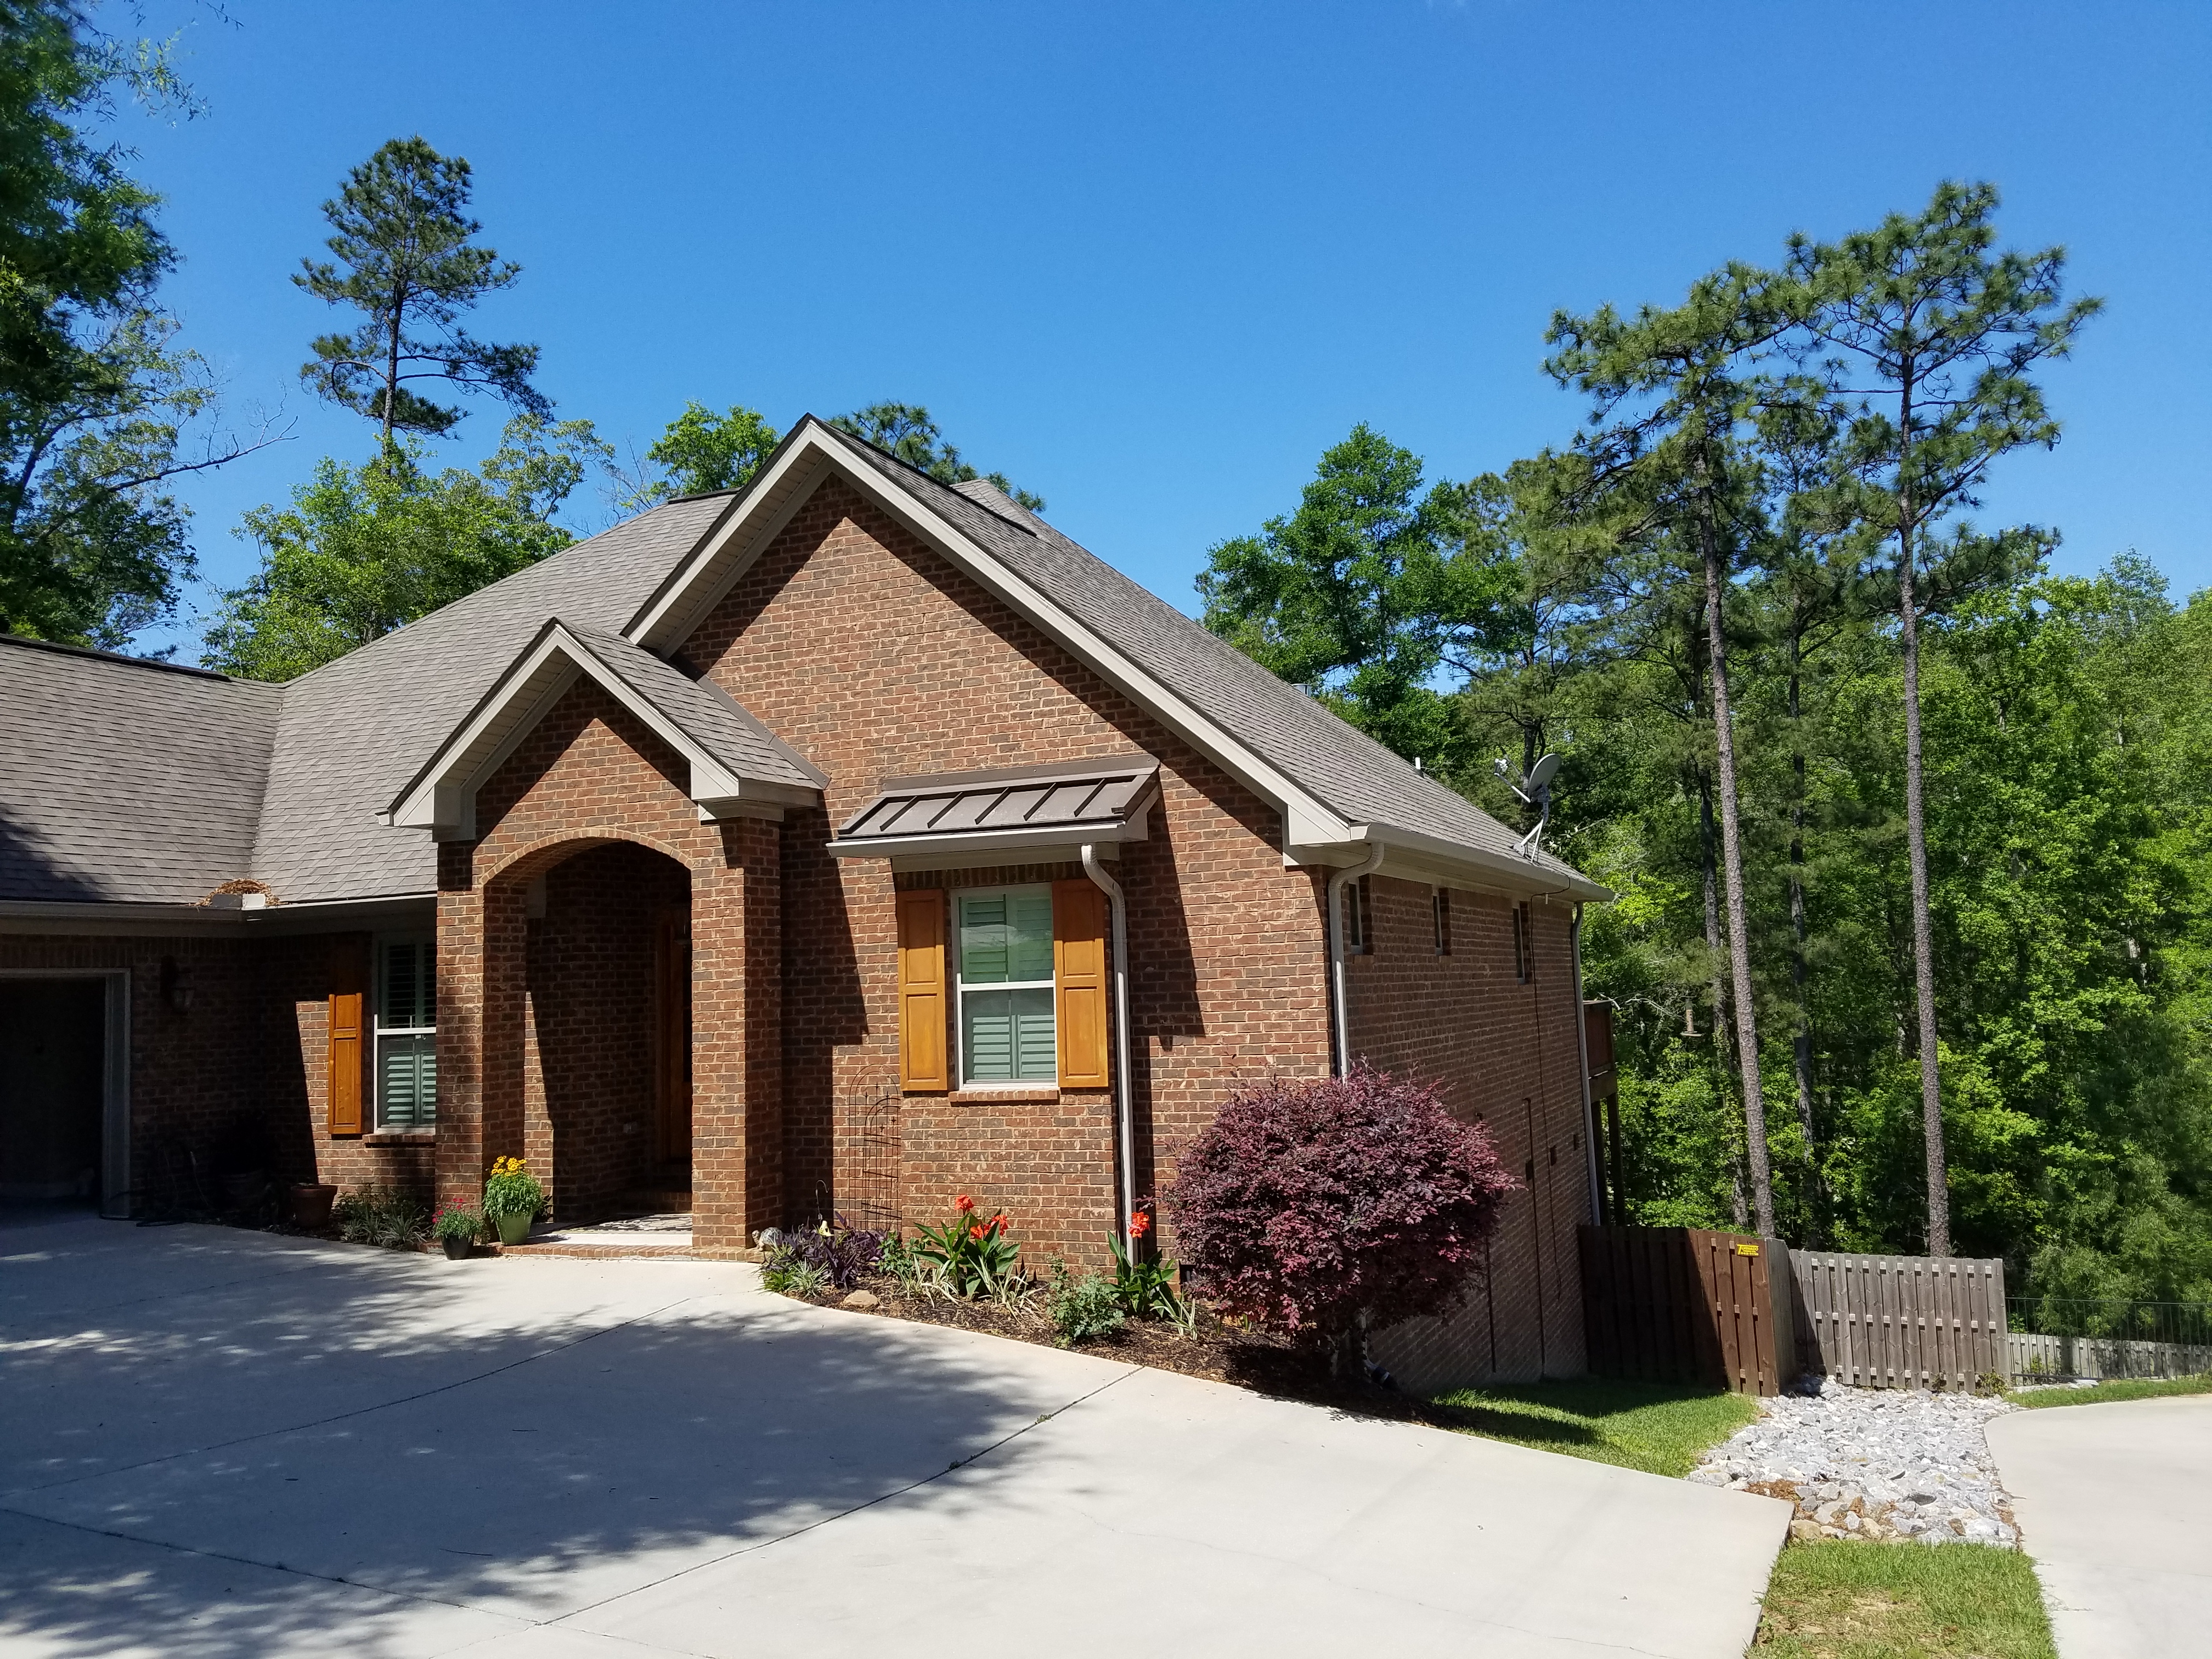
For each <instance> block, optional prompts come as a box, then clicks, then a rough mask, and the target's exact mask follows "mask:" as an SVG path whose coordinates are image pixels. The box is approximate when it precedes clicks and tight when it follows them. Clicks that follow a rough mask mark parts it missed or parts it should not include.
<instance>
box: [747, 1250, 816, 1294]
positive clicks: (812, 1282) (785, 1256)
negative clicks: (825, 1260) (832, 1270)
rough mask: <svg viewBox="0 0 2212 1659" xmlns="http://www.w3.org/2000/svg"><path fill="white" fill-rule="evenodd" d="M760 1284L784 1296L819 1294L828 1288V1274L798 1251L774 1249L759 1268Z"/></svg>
mask: <svg viewBox="0 0 2212 1659" xmlns="http://www.w3.org/2000/svg"><path fill="white" fill-rule="evenodd" d="M761 1284H762V1285H763V1286H765V1287H766V1288H767V1289H769V1290H771V1291H779V1292H781V1294H783V1295H785V1296H796V1297H815V1296H820V1295H821V1294H822V1293H823V1291H827V1290H828V1289H829V1274H828V1273H825V1272H824V1271H823V1269H822V1268H821V1267H818V1266H817V1265H816V1264H815V1263H814V1262H811V1261H808V1260H807V1259H806V1258H805V1256H803V1255H800V1254H799V1252H798V1251H796V1250H792V1249H775V1250H771V1251H770V1252H769V1258H768V1264H767V1265H766V1266H765V1267H763V1268H762V1269H761Z"/></svg>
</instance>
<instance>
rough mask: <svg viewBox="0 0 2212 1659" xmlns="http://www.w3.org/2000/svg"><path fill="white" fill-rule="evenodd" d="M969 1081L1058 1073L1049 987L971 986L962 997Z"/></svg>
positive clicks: (964, 1070) (964, 1075) (964, 1072)
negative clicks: (1006, 988)
mask: <svg viewBox="0 0 2212 1659" xmlns="http://www.w3.org/2000/svg"><path fill="white" fill-rule="evenodd" d="M960 1006H961V1018H962V1024H963V1027H964V1030H963V1031H962V1033H961V1066H960V1076H961V1081H962V1082H963V1083H1014V1082H1024V1081H1030V1080H1036V1079H1049V1078H1054V1077H1057V1076H1058V1075H1059V1071H1060V1061H1059V1055H1058V1054H1057V1052H1056V1050H1055V1048H1054V1042H1053V1024H1052V993H1051V992H1049V991H970V992H969V993H968V994H965V995H964V996H963V997H962V998H961V1000H960Z"/></svg>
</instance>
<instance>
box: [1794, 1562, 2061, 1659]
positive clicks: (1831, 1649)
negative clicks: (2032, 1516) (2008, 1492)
mask: <svg viewBox="0 0 2212 1659" xmlns="http://www.w3.org/2000/svg"><path fill="white" fill-rule="evenodd" d="M1751 1653H1752V1656H1753V1659H2056V1655H2057V1650H2056V1649H2054V1648H2053V1647H2052V1646H2051V1620H2049V1618H2047V1617H2046V1616H2045V1613H2044V1610H2043V1593H2042V1590H2041V1589H2040V1587H2039V1585H2038V1584H2037V1583H2036V1578H2035V1564H2034V1563H2033V1562H2032V1561H2030V1560H2029V1559H2027V1557H2026V1556H2025V1555H2022V1554H2021V1553H2019V1552H2018V1551H2017V1550H2002V1549H1991V1548H1988V1547H1984V1546H1982V1545H1976V1544H1946V1545H1942V1546H1941V1547H1935V1548H1929V1547H1923V1546H1921V1545H1917V1544H1865V1543H1860V1542H1858V1541H1857V1540H1850V1541H1835V1542H1822V1543H1817V1544H1791V1545H1790V1546H1789V1547H1787V1548H1785V1549H1784V1551H1783V1552H1782V1553H1781V1555H1780V1557H1779V1558H1778V1559H1777V1560H1776V1561H1775V1564H1774V1577H1773V1578H1772V1579H1771V1581H1770V1582H1769V1583H1768V1584H1767V1587H1766V1604H1765V1610H1764V1612H1763V1613H1761V1615H1760V1618H1759V1637H1758V1639H1757V1640H1756V1641H1754V1642H1753V1644H1752V1646H1751Z"/></svg>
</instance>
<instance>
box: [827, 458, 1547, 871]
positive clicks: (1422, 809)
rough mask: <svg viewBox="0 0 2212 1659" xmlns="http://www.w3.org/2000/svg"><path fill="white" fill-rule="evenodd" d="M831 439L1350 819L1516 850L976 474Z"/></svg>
mask: <svg viewBox="0 0 2212 1659" xmlns="http://www.w3.org/2000/svg"><path fill="white" fill-rule="evenodd" d="M830 430H832V431H833V432H834V431H835V430H836V429H835V428H830ZM836 435H837V436H838V437H839V438H840V439H842V441H844V442H845V444H846V446H847V447H848V448H849V449H851V450H852V451H853V453H854V454H856V455H858V456H860V457H861V458H862V459H865V460H866V461H867V463H868V464H869V465H872V466H873V467H874V468H875V469H876V470H877V471H878V472H881V473H882V474H883V475H884V477H887V478H889V479H890V481H891V482H892V483H895V484H896V485H897V486H898V487H899V488H900V489H904V490H906V491H907V492H908V494H910V495H915V497H917V498H919V499H921V500H923V501H927V504H928V505H929V506H930V507H931V508H933V510H934V511H936V512H937V513H940V514H941V515H942V516H943V517H944V518H945V519H946V520H949V521H951V523H952V524H953V525H955V526H957V528H959V529H960V530H961V531H963V532H965V533H966V534H967V535H968V536H969V537H970V538H973V539H974V540H975V541H977V542H980V543H981V544H982V545H983V546H984V547H985V548H986V549H987V550H989V551H990V552H991V553H992V554H993V555H994V556H996V557H997V558H998V559H1000V561H1001V562H1004V563H1005V564H1006V566H1008V567H1009V568H1011V569H1012V570H1013V571H1014V573H1015V574H1017V575H1018V576H1020V577H1021V578H1022V579H1023V580H1025V581H1027V582H1028V583H1029V584H1030V586H1033V587H1035V588H1036V589H1038V590H1039V591H1040V592H1044V593H1047V594H1049V595H1050V596H1051V597H1052V598H1053V599H1054V600H1055V601H1057V602H1058V603H1059V604H1060V605H1062V606H1064V607H1065V608H1066V609H1067V610H1068V611H1071V612H1073V614H1074V615H1076V616H1077V617H1081V618H1082V620H1083V621H1084V622H1085V623H1087V624H1088V625H1089V626H1090V627H1091V629H1093V630H1095V631H1096V632H1097V634H1098V635H1100V636H1101V637H1102V638H1103V639H1104V640H1106V641H1108V642H1109V644H1111V645H1112V646H1114V647H1115V648H1116V649H1117V650H1119V651H1121V653H1123V654H1124V655H1126V656H1127V657H1129V658H1130V659H1133V660H1134V661H1135V662H1137V663H1139V664H1140V665H1142V666H1143V667H1144V668H1145V669H1146V671H1149V672H1150V673H1152V675H1153V676H1154V677H1155V678H1158V680H1159V681H1160V682H1161V683H1162V684H1164V685H1166V686H1167V687H1168V688H1169V689H1170V690H1173V691H1175V692H1176V693H1177V694H1178V695H1179V696H1182V698H1183V699H1184V700H1185V701H1186V702H1189V703H1190V704H1191V705H1192V706H1193V707H1194V708H1200V709H1202V710H1204V711H1205V712H1206V714H1208V715H1210V716H1211V717H1212V719H1213V720H1215V721H1216V722H1217V723H1218V724H1219V725H1220V726H1224V727H1225V728H1226V729H1227V730H1228V731H1230V732H1233V733H1234V734H1235V735H1236V736H1237V738H1240V739H1242V740H1243V742H1244V743H1245V744H1247V745H1249V747H1250V748H1252V749H1253V750H1255V751H1256V752H1257V753H1259V754H1260V755H1261V757H1263V758H1264V759H1266V760H1267V762H1269V763H1271V764H1272V765H1273V766H1274V767H1275V768H1276V769H1279V771H1281V772H1283V773H1284V774H1285V775H1287V776H1289V777H1291V778H1292V779H1295V780H1296V781H1297V782H1298V783H1300V784H1302V785H1304V787H1306V788H1307V789H1309V790H1310V791H1311V792H1312V793H1314V794H1315V795H1316V796H1317V797H1318V798H1319V799H1321V800H1322V801H1323V802H1325V803H1326V804H1327V805H1328V806H1330V807H1331V808H1333V809H1334V811H1336V812H1338V813H1339V814H1340V815H1341V816H1342V817H1345V818H1346V820H1348V821H1349V822H1351V823H1381V824H1384V825H1389V826H1395V827H1396V828H1398V829H1411V830H1413V831H1416V832H1417V833H1419V834H1423V835H1429V836H1437V837H1439V838H1440V839H1442V840H1444V841H1448V842H1456V843H1458V844H1460V845H1462V846H1466V847H1471V848H1480V849H1481V850H1482V851H1484V852H1486V853H1491V854H1512V853H1513V851H1514V845H1515V842H1516V840H1517V839H1518V837H1516V836H1515V835H1514V834H1513V833H1512V832H1511V831H1510V830H1509V829H1506V827H1505V826H1504V824H1502V823H1498V820H1497V819H1496V818H1493V817H1491V816H1490V814H1489V813H1487V812H1486V811H1483V810H1482V809H1481V808H1480V807H1479V806H1477V805H1474V803H1473V802H1471V801H1469V800H1468V799H1467V798H1466V797H1464V796H1463V795H1461V794H1459V793H1456V792H1455V791H1454V790H1452V789H1450V788H1448V787H1445V786H1444V785H1443V784H1442V783H1440V782H1438V781H1437V780H1436V779H1435V778H1433V777H1431V776H1430V775H1428V774H1427V773H1425V772H1417V771H1415V770H1414V769H1413V767H1412V766H1411V765H1410V764H1409V763H1407V762H1406V761H1404V760H1402V759H1401V758H1400V757H1398V755H1397V754H1396V753H1395V751H1393V750H1389V749H1387V748H1385V747H1384V746H1383V744H1379V743H1377V742H1376V740H1375V739H1374V738H1370V737H1369V736H1368V735H1367V734H1366V733H1365V732H1362V731H1360V730H1358V728H1357V727H1355V726H1351V725H1349V724H1348V723H1346V721H1345V720H1344V719H1343V718H1342V717H1341V716H1340V715H1338V714H1335V713H1334V712H1333V711H1332V710H1330V709H1329V708H1326V707H1324V706H1323V705H1322V704H1321V703H1318V702H1315V701H1314V700H1313V698H1311V697H1310V696H1307V695H1306V694H1305V693H1304V691H1302V690H1299V689H1298V688H1297V687H1296V686H1294V685H1290V684H1285V682H1284V681H1282V680H1279V679H1278V678H1275V676H1274V675H1273V674H1271V673H1269V672H1268V671H1267V670H1266V669H1264V668H1262V667H1261V666H1260V665H1259V664H1257V663H1255V662H1254V661H1253V660H1252V659H1250V658H1249V657H1248V656H1246V655H1245V654H1244V653H1243V652H1241V651H1239V650H1237V647H1235V646H1233V645H1231V644H1230V643H1229V642H1228V641H1225V640H1223V639H1220V638H1218V637H1217V636H1215V635H1212V634H1211V633H1208V632H1207V631H1206V628H1205V626H1204V624H1202V623H1199V622H1197V621H1195V620H1194V619H1193V618H1192V617H1187V616H1185V615H1184V614H1183V613H1182V611H1178V610H1176V608H1175V606H1173V605H1170V604H1169V603H1168V602H1167V601H1166V600H1165V599H1161V598H1160V597H1159V596H1158V594H1156V593H1153V592H1151V591H1150V590H1149V589H1147V588H1145V587H1142V586H1139V585H1138V584H1137V583H1136V582H1134V581H1132V580H1130V579H1129V578H1128V577H1127V576H1125V575H1123V574H1121V572H1120V571H1118V570H1116V569H1115V568H1114V567H1113V566H1112V565H1109V564H1108V563H1107V562H1105V561H1104V560H1103V559H1102V558H1100V557H1099V556H1097V554H1095V553H1092V552H1091V551H1089V550H1086V549H1085V548H1083V547H1080V546H1079V545H1077V544H1076V543H1074V542H1073V541H1071V540H1070V539H1069V538H1067V537H1066V536H1063V535H1062V534H1060V532H1059V531H1057V530H1055V529H1054V528H1053V527H1052V526H1050V525H1048V524H1047V523H1046V522H1045V521H1044V520H1042V519H1040V518H1038V517H1037V516H1036V514H1035V513H1030V512H1028V511H1026V510H1024V508H1023V507H1020V506H1018V504H1016V503H1015V502H1013V501H1010V500H1008V499H1007V498H1006V496H1005V495H1001V494H1000V492H999V491H998V490H997V489H994V488H993V487H992V485H990V484H989V483H986V482H984V481H983V480H982V479H981V478H976V479H971V480H970V481H969V482H968V483H963V484H960V485H958V486H957V487H956V486H953V485H949V484H943V483H939V482H938V481H937V480H936V479H934V478H932V477H929V476H928V475H927V473H924V472H921V471H917V470H916V469H915V468H913V467H910V466H908V465H904V464H903V463H902V462H900V461H898V460H896V459H893V458H892V457H890V456H889V455H886V454H884V453H882V452H881V451H879V450H876V449H872V448H871V447H868V446H867V445H866V444H863V443H860V441H857V440H855V439H854V438H853V437H851V436H850V435H848V434H845V433H836ZM1531 867H1532V869H1534V870H1541V871H1546V872H1550V873H1552V874H1555V875H1565V874H1571V873H1572V872H1571V870H1570V868H1569V866H1567V865H1565V863H1563V862H1561V861H1560V860H1558V859H1556V858H1553V856H1552V855H1551V854H1548V853H1545V854H1539V855H1538V856H1537V858H1536V859H1535V860H1534V861H1533V862H1532V866H1531Z"/></svg>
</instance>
